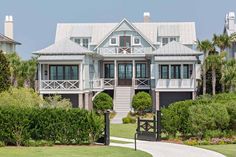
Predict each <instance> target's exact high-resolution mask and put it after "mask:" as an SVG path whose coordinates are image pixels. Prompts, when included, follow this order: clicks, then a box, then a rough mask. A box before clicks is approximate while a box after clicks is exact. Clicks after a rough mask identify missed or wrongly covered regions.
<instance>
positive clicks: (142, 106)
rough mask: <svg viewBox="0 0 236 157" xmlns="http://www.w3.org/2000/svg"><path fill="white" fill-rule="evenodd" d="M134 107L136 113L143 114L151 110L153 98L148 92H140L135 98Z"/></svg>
mask: <svg viewBox="0 0 236 157" xmlns="http://www.w3.org/2000/svg"><path fill="white" fill-rule="evenodd" d="M132 107H133V108H134V110H135V111H137V112H139V113H143V112H144V111H147V110H151V108H152V98H151V96H150V94H148V93H146V92H138V93H137V94H135V95H134V96H133V100H132Z"/></svg>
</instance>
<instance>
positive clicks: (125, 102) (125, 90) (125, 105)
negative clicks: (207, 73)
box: [111, 87, 132, 123]
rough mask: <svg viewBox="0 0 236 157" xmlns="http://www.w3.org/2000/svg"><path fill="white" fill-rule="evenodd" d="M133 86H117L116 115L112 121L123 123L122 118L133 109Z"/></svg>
mask: <svg viewBox="0 0 236 157" xmlns="http://www.w3.org/2000/svg"><path fill="white" fill-rule="evenodd" d="M131 99H132V87H116V89H115V100H114V104H115V105H114V110H115V112H116V116H115V117H114V118H113V119H112V121H111V123H122V118H124V117H126V116H127V114H128V112H129V111H130V110H131Z"/></svg>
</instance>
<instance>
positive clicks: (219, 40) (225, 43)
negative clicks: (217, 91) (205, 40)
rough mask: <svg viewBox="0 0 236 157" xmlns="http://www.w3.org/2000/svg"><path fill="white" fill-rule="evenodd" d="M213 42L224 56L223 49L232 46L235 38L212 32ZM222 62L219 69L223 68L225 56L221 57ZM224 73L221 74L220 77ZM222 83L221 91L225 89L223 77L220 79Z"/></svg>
mask: <svg viewBox="0 0 236 157" xmlns="http://www.w3.org/2000/svg"><path fill="white" fill-rule="evenodd" d="M212 40H213V44H214V46H217V47H218V48H219V49H220V54H222V55H224V56H226V53H225V50H226V48H230V47H231V46H232V40H235V38H234V36H228V35H227V34H222V35H216V34H214V36H213V39H212ZM223 53H224V54H223ZM222 62H223V64H221V70H223V69H224V62H225V57H223V58H222ZM223 77H224V75H222V78H223ZM221 80H222V81H221V83H222V91H223V92H224V91H225V82H224V81H223V80H224V79H221Z"/></svg>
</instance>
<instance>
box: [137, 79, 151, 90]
mask: <svg viewBox="0 0 236 157" xmlns="http://www.w3.org/2000/svg"><path fill="white" fill-rule="evenodd" d="M150 85H151V84H150V79H149V78H136V79H135V87H136V88H150Z"/></svg>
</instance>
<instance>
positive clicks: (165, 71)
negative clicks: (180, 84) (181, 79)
mask: <svg viewBox="0 0 236 157" xmlns="http://www.w3.org/2000/svg"><path fill="white" fill-rule="evenodd" d="M160 72H161V73H160V78H161V79H169V65H160Z"/></svg>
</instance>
